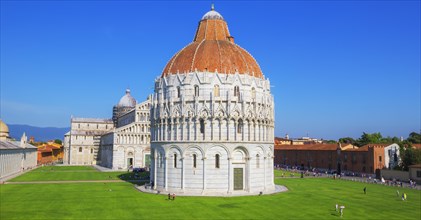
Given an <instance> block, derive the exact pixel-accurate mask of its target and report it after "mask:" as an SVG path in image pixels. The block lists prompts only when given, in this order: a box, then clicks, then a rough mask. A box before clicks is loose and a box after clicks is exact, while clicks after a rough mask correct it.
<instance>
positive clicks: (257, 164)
mask: <svg viewBox="0 0 421 220" xmlns="http://www.w3.org/2000/svg"><path fill="white" fill-rule="evenodd" d="M256 168H260V155H259V154H256Z"/></svg>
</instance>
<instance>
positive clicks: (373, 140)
mask: <svg viewBox="0 0 421 220" xmlns="http://www.w3.org/2000/svg"><path fill="white" fill-rule="evenodd" d="M382 139H383V137H382V135H381V134H380V132H377V133H372V134H369V133H365V132H363V135H361V137H360V138H358V139H357V140H356V141H355V144H356V145H357V146H359V147H362V146H364V145H366V144H379V143H382Z"/></svg>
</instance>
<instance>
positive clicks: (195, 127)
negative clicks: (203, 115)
mask: <svg viewBox="0 0 421 220" xmlns="http://www.w3.org/2000/svg"><path fill="white" fill-rule="evenodd" d="M198 125H199V120H197V118H195V119H194V140H195V141H197V130H198V129H197V128H198V127H199V126H198Z"/></svg>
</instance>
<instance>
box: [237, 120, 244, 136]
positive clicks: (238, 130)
mask: <svg viewBox="0 0 421 220" xmlns="http://www.w3.org/2000/svg"><path fill="white" fill-rule="evenodd" d="M237 133H239V134H241V133H243V120H242V119H240V120H238V125H237Z"/></svg>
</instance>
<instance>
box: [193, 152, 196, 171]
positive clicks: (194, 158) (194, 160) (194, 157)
mask: <svg viewBox="0 0 421 220" xmlns="http://www.w3.org/2000/svg"><path fill="white" fill-rule="evenodd" d="M196 159H197V156H196V154H193V168H196Z"/></svg>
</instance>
